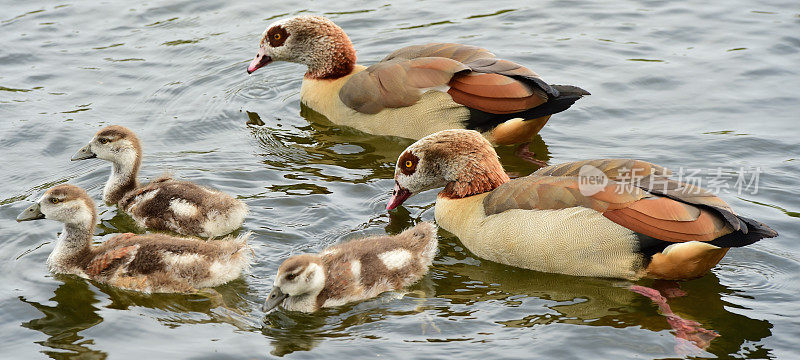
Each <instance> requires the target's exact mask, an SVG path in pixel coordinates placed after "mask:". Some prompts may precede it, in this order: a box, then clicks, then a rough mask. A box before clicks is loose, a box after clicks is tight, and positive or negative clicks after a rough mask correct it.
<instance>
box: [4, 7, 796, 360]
mask: <svg viewBox="0 0 800 360" xmlns="http://www.w3.org/2000/svg"><path fill="white" fill-rule="evenodd" d="M2 8H3V11H2V15H0V30H2V32H1V35H0V39H2V44H3V46H2V50H0V117H2V119H3V121H2V122H0V238H2V242H0V284H2V286H0V308H2V311H0V334H3V335H2V339H3V342H4V345H5V346H4V348H5V349H4V350H3V354H4V355H3V356H6V357H8V358H13V359H28V358H48V357H50V358H54V359H68V358H80V359H86V358H91V359H102V358H113V359H140V358H142V357H143V356H156V357H158V358H168V357H169V358H192V359H206V358H207V359H221V358H244V359H252V358H264V357H269V356H287V357H293V358H320V357H327V356H331V355H332V354H336V355H337V356H341V357H345V356H352V357H376V356H381V357H387V358H401V357H402V358H411V357H415V358H444V357H449V358H463V359H481V358H488V357H491V358H543V359H557V358H564V359H566V358H591V359H598V358H605V359H620V358H671V357H681V356H683V355H684V353H682V352H680V351H678V350H680V349H678V350H676V345H680V344H679V343H678V342H677V341H676V339H675V337H674V336H673V334H672V333H671V332H670V328H669V326H668V325H667V322H666V320H665V318H664V317H663V316H661V315H660V314H659V313H658V310H657V308H656V306H654V305H653V304H651V303H650V302H649V301H648V300H647V299H645V298H643V297H641V296H638V295H635V294H632V293H630V292H628V291H627V290H625V289H624V287H625V286H627V285H630V283H628V282H625V281H620V280H609V279H593V278H577V277H570V276H562V275H553V274H544V273H538V272H533V271H526V270H520V269H515V268H511V267H507V266H503V265H499V264H494V263H490V262H487V261H483V260H480V259H478V258H476V257H475V256H474V255H472V254H471V253H470V252H469V251H467V250H466V249H464V248H463V246H461V244H460V242H459V241H458V239H456V238H454V237H453V236H452V235H449V234H447V233H446V232H444V231H441V232H440V235H441V236H442V237H441V246H440V253H439V255H438V256H437V257H436V259H435V261H434V266H433V268H432V270H431V272H430V275H428V276H427V277H426V278H425V279H424V280H423V281H421V282H420V283H419V284H417V285H415V286H414V287H413V288H411V289H410V292H409V293H408V294H405V296H401V295H402V294H387V295H386V296H382V297H380V298H378V299H375V300H371V301H365V302H362V303H357V304H352V305H348V306H344V307H341V308H335V309H328V310H324V311H322V312H320V313H318V314H314V315H300V314H293V313H283V312H276V313H272V314H270V315H267V316H265V315H264V314H263V313H261V311H260V309H259V305H260V303H261V301H262V299H263V296H264V295H265V294H266V292H267V291H268V290H269V288H270V284H271V283H272V280H273V276H274V273H275V271H276V269H277V267H278V265H279V264H280V262H281V261H282V260H283V259H284V258H286V257H287V256H288V255H290V254H293V253H302V252H310V251H319V250H321V249H323V248H324V247H326V246H328V245H330V244H332V243H335V242H337V241H340V240H343V239H349V238H352V237H356V236H363V235H368V234H382V233H385V232H389V233H397V232H399V231H401V230H402V229H404V228H405V227H407V226H410V225H412V224H414V223H416V222H418V221H422V220H432V219H433V206H432V204H433V202H434V197H435V192H428V193H424V194H422V195H419V196H415V197H414V198H412V199H410V200H409V201H407V202H406V206H405V207H403V208H401V209H399V210H398V211H396V212H392V213H387V212H386V211H385V210H384V206H385V203H386V200H388V198H389V192H390V189H391V187H392V184H393V182H392V180H391V177H392V173H393V166H394V161H395V159H396V158H397V156H398V154H399V153H400V151H402V150H403V149H404V148H405V147H406V146H408V145H409V144H410V143H411V141H410V140H407V139H400V138H390V137H379V136H371V135H368V134H364V133H361V132H358V131H356V130H353V129H349V128H345V127H340V126H336V125H333V124H331V123H329V122H327V121H325V119H321V118H319V116H315V115H314V114H313V113H312V112H310V111H308V110H305V109H301V106H300V103H299V89H300V83H301V78H302V73H303V72H304V69H303V68H302V67H301V66H299V65H296V64H288V63H275V64H271V65H269V66H268V67H266V68H264V69H262V70H259V71H258V72H256V73H255V74H253V75H252V76H248V75H247V74H246V73H245V69H246V66H247V64H248V62H249V61H250V59H251V58H252V56H253V55H254V54H255V52H256V50H257V44H258V40H259V35H260V33H261V32H262V31H263V29H264V27H265V26H266V25H267V24H268V23H269V22H271V21H273V20H274V19H280V18H285V17H288V16H292V15H296V14H302V13H309V14H324V15H326V16H328V17H330V18H332V19H333V20H334V21H336V22H337V23H338V24H339V25H341V26H342V27H343V28H344V29H345V30H346V31H347V32H348V34H349V35H350V36H351V39H352V40H353V42H354V44H355V45H356V48H357V50H358V55H359V58H360V61H361V62H362V63H366V64H369V63H373V62H375V61H377V60H379V59H381V58H382V57H383V56H385V55H386V54H388V53H389V52H391V51H392V50H394V49H396V48H398V47H401V46H405V45H412V44H418V43H427V42H440V41H449V42H461V43H467V44H472V45H478V46H485V47H488V48H490V49H491V50H492V51H493V52H495V53H496V54H498V55H499V56H501V57H503V58H507V59H509V60H513V61H516V62H519V63H521V64H525V65H528V66H529V67H530V68H532V69H533V70H534V71H536V72H538V73H540V74H542V76H543V77H544V78H545V80H547V81H548V82H551V83H557V84H574V85H579V86H581V87H583V88H585V89H587V90H589V91H591V92H592V94H593V95H592V96H590V97H587V98H585V99H583V100H581V101H579V102H578V103H577V104H576V105H575V106H573V108H572V109H570V110H569V111H567V112H564V113H561V114H558V115H557V116H554V117H553V118H552V120H551V121H550V123H549V124H548V125H547V126H546V127H545V128H544V130H543V131H542V132H541V134H540V137H537V138H536V141H535V145H534V150H535V151H536V152H537V153H538V154H539V156H540V157H541V158H543V159H547V160H549V161H550V162H551V163H559V162H563V161H573V160H578V159H585V158H597V157H635V158H640V159H644V160H648V161H652V162H656V163H659V164H661V165H665V166H668V167H670V168H674V169H678V168H680V167H684V168H686V169H700V170H703V174H709V172H711V171H716V170H717V169H722V171H723V174H727V175H730V176H732V177H734V178H735V175H736V174H735V172H736V170H738V169H740V168H745V169H755V168H760V170H761V172H760V176H759V179H758V185H759V188H758V191H757V192H755V193H753V191H744V192H742V193H741V194H739V193H737V192H736V191H729V192H724V191H723V192H721V193H720V196H721V197H722V198H724V199H725V200H726V201H728V202H729V203H730V204H731V205H732V206H733V207H734V208H735V209H737V210H738V211H739V212H740V213H741V214H743V215H746V216H749V217H753V218H756V219H758V220H760V221H763V222H765V223H767V224H769V225H770V226H772V227H773V228H775V229H776V230H777V231H778V232H779V233H780V234H781V235H780V237H778V238H775V239H767V240H764V241H761V242H759V243H757V244H755V245H753V246H750V247H747V248H741V249H733V250H731V251H730V252H729V254H728V255H727V256H726V257H725V258H724V259H723V260H722V262H721V263H720V265H719V266H718V267H716V268H715V269H714V270H713V271H712V273H710V274H708V275H707V276H705V277H703V278H701V279H698V280H694V281H690V282H686V283H685V284H683V288H684V289H685V290H687V291H688V293H689V295H688V296H686V297H683V298H678V299H674V300H671V301H670V304H671V305H672V308H673V310H674V311H675V312H676V313H678V314H680V315H681V316H684V317H686V318H689V319H693V320H696V321H698V322H700V323H702V324H704V325H705V326H706V327H707V328H710V329H714V330H716V331H718V332H719V333H720V335H721V336H720V337H719V338H718V339H716V340H715V341H714V342H712V344H711V346H710V347H709V348H708V349H707V350H706V351H704V352H700V353H698V354H697V356H698V357H709V358H713V357H717V358H746V359H762V358H776V359H792V358H800V346H798V345H797V339H798V338H800V326H799V325H800V321H798V320H797V319H798V317H800V300H798V298H797V294H798V293H799V291H798V290H800V285H798V282H797V280H796V277H797V274H798V272H800V245H798V244H799V242H798V236H799V235H800V231H799V230H798V221H799V220H800V219H798V217H799V216H800V215H798V214H799V213H798V211H800V199H798V196H797V195H798V192H800V180H798V178H800V170H799V169H798V163H799V160H798V154H800V145H798V140H797V139H798V136H799V135H800V133H798V130H797V121H798V115H797V114H798V113H800V111H799V110H800V109H799V108H798V105H797V104H798V101H799V100H800V96H799V95H798V94H800V81H798V80H800V77H798V67H797V65H798V61H799V60H800V56H799V55H798V51H799V50H800V37H799V36H798V34H800V9H799V8H798V7H797V4H796V3H795V2H790V1H772V2H752V1H744V0H733V1H726V2H712V3H709V2H704V1H694V2H661V1H609V2H600V3H596V2H588V1H549V2H539V3H536V4H533V3H530V2H522V1H520V2H516V3H498V2H484V3H483V4H474V3H471V2H469V3H468V2H462V1H390V2H385V1H384V2H375V1H360V2H354V3H350V4H344V3H342V2H338V1H315V2H308V3H298V2H269V3H265V2H244V1H236V2H232V1H222V0H205V1H159V0H156V1H147V2H138V1H133V2H131V1H107V2H102V3H96V2H61V3H59V2H45V1H28V2H22V1H13V2H12V1H6V2H5V3H4V4H3V5H2ZM109 124H121V125H125V126H128V127H131V128H132V129H135V131H136V132H137V133H138V134H139V136H140V137H141V138H142V141H143V144H144V148H145V158H144V164H143V168H142V173H141V176H142V177H143V178H146V179H152V178H154V177H156V176H158V175H160V174H162V173H164V172H167V171H169V172H173V173H174V174H175V175H176V176H178V177H181V178H185V179H191V180H193V181H196V182H199V183H202V184H208V185H213V186H214V187H217V188H219V189H221V190H224V191H226V192H229V193H232V194H236V195H237V196H238V197H240V198H241V199H243V200H244V201H245V202H247V204H248V205H249V206H250V208H251V209H252V212H251V215H250V217H248V219H247V220H246V222H245V224H244V228H243V230H247V231H253V232H254V234H255V238H254V241H253V248H254V250H255V253H256V256H257V263H256V264H255V265H254V267H253V268H252V270H251V271H250V272H248V273H247V274H246V275H244V276H243V277H242V278H241V279H240V280H237V281H234V282H232V283H230V284H227V285H224V286H221V287H219V288H217V289H216V292H217V293H216V294H210V295H209V294H206V295H142V294H138V293H133V292H129V291H121V290H117V289H114V288H110V287H107V286H103V285H100V284H96V283H93V282H89V281H85V280H82V279H78V278H76V277H73V276H61V275H58V276H54V275H52V274H50V273H49V272H48V271H47V269H46V265H45V263H44V262H45V259H46V258H47V256H48V254H49V252H50V251H51V250H52V248H53V241H54V239H55V238H56V236H57V233H58V232H59V231H60V226H59V224H57V223H55V222H50V221H39V222H27V223H21V224H18V223H15V222H14V217H15V216H16V215H17V214H18V213H19V212H20V211H22V209H24V208H25V207H26V206H28V204H29V203H30V201H32V200H34V199H36V198H37V197H38V196H39V195H40V194H41V192H42V191H44V190H45V189H47V188H49V187H51V186H53V185H55V184H59V183H64V182H69V183H72V184H77V185H79V186H82V187H84V188H86V189H88V191H89V194H90V195H91V196H93V197H94V198H96V199H99V198H100V196H101V192H102V186H103V184H104V182H105V179H106V177H107V176H108V173H109V170H110V168H109V166H108V165H107V164H106V163H103V162H102V161H99V160H91V161H82V162H70V161H69V160H68V159H69V157H70V156H71V155H72V154H73V153H74V152H75V151H76V150H77V149H79V148H80V147H81V146H83V145H84V144H85V143H86V142H88V141H89V139H90V138H91V136H92V134H93V133H94V132H95V131H97V130H98V129H99V128H101V127H102V126H105V125H109ZM499 152H500V154H501V157H502V161H503V163H504V165H505V166H506V168H507V170H508V171H510V172H513V173H516V174H518V175H525V174H528V173H530V172H532V171H534V170H535V168H533V167H531V166H529V165H528V164H526V163H524V162H522V161H520V160H519V159H516V158H515V157H514V156H513V149H510V148H500V149H499ZM707 177H708V176H706V178H707ZM731 184H732V183H731ZM704 185H706V184H704ZM723 190H724V189H723ZM728 190H730V189H728ZM99 210H100V218H101V220H102V224H101V225H100V227H99V228H98V233H97V235H98V237H97V239H98V240H101V239H102V238H103V237H105V236H106V235H108V234H111V233H116V232H124V231H135V229H134V228H133V226H132V221H131V220H130V219H129V218H128V217H126V216H124V215H121V214H118V213H117V211H116V209H115V208H113V207H108V206H105V205H100V207H99ZM640 284H642V285H649V284H650V282H648V281H642V282H640Z"/></svg>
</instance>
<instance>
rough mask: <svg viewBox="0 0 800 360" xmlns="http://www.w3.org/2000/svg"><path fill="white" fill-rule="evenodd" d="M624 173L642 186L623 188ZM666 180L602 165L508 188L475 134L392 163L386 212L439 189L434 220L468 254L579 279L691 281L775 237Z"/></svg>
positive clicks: (707, 196) (562, 168)
mask: <svg viewBox="0 0 800 360" xmlns="http://www.w3.org/2000/svg"><path fill="white" fill-rule="evenodd" d="M632 175H636V178H639V177H640V175H641V177H643V178H640V179H639V180H640V181H638V182H636V183H634V182H631V181H626V176H627V177H628V178H630V177H631V176H632ZM650 175H652V176H650ZM669 175H670V173H669V171H668V170H667V169H665V168H663V167H661V166H658V165H654V164H650V163H647V162H644V161H638V160H626V159H614V160H611V159H606V160H585V161H578V162H572V163H566V164H562V165H557V166H550V167H545V168H541V169H539V170H538V171H536V172H535V173H533V174H531V175H529V176H526V177H522V178H518V179H514V180H509V178H508V176H507V175H506V173H505V172H504V171H503V167H502V165H500V162H499V161H498V158H497V153H495V151H494V149H493V148H492V146H491V144H490V143H489V142H488V141H486V139H484V138H483V137H482V136H480V134H478V133H477V132H475V131H471V130H447V131H442V132H438V133H435V134H433V135H430V136H427V137H424V138H422V139H420V140H419V141H417V142H416V143H414V144H412V145H411V146H409V147H408V148H407V149H406V150H405V151H404V152H403V153H402V154H401V155H400V157H399V159H398V162H397V166H396V169H395V188H394V194H393V195H392V198H391V200H390V201H389V204H388V205H387V209H393V208H395V207H397V206H398V205H400V204H402V203H403V201H405V200H406V199H407V198H408V197H409V196H411V195H412V194H414V193H418V192H420V191H423V190H427V189H433V188H437V187H444V190H442V191H441V192H440V193H439V195H438V197H437V199H436V210H435V216H436V222H437V223H438V224H439V226H441V227H442V228H443V229H445V230H447V231H450V232H451V233H453V234H455V235H456V236H458V237H459V238H460V239H461V241H462V242H463V243H464V245H465V246H466V247H467V248H468V249H469V250H470V251H472V252H473V253H475V255H477V256H479V257H481V258H485V259H488V260H492V261H495V262H499V263H503V264H507V265H512V266H516V267H522V268H527V269H533V270H539V271H545V272H555V273H563V274H568V275H580V276H597V277H617V278H627V279H638V278H642V277H647V278H659V279H669V280H681V279H691V278H696V277H699V276H702V275H703V274H705V273H706V272H707V271H708V270H710V269H711V268H712V267H714V265H716V264H717V263H718V262H719V261H720V259H722V257H723V256H724V255H725V253H726V252H727V251H728V248H730V247H739V246H745V245H749V244H752V243H754V242H756V241H758V240H760V239H762V238H765V237H775V236H777V233H776V232H775V231H773V230H772V229H770V228H769V227H768V226H766V225H764V224H762V223H760V222H758V221H755V220H752V219H748V218H745V217H743V216H739V215H737V214H736V213H735V212H734V211H733V210H732V209H731V208H730V206H728V204H726V203H725V202H724V201H723V200H722V199H720V198H718V197H716V196H714V195H713V194H712V193H710V192H709V191H707V190H704V189H701V188H699V187H696V186H693V185H691V184H687V183H682V182H679V181H676V180H672V179H669ZM598 177H599V178H604V179H605V182H601V181H600V179H598ZM589 180H594V181H593V182H592V181H589ZM582 182H583V183H582Z"/></svg>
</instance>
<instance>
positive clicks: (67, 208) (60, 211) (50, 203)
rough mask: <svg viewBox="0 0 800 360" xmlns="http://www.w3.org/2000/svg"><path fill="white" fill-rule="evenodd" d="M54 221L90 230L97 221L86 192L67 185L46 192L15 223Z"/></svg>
mask: <svg viewBox="0 0 800 360" xmlns="http://www.w3.org/2000/svg"><path fill="white" fill-rule="evenodd" d="M38 219H50V220H55V221H58V222H61V223H64V224H65V225H70V226H75V227H79V228H82V229H89V230H91V229H92V228H93V227H94V224H95V222H96V221H97V211H96V210H95V209H94V202H93V201H92V199H91V198H89V195H87V194H86V191H84V190H83V189H81V188H79V187H77V186H74V185H69V184H63V185H58V186H55V187H53V188H50V189H49V190H47V191H46V192H45V193H44V195H42V197H41V198H39V200H37V201H36V203H34V204H33V205H31V206H29V207H28V208H27V209H25V210H23V211H22V213H21V214H19V216H17V221H20V222H21V221H30V220H38Z"/></svg>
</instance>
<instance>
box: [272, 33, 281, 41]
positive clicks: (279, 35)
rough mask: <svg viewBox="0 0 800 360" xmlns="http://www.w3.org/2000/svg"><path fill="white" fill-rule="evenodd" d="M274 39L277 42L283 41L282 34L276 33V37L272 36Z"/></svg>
mask: <svg viewBox="0 0 800 360" xmlns="http://www.w3.org/2000/svg"><path fill="white" fill-rule="evenodd" d="M272 38H273V39H275V40H280V39H281V34H280V33H275V35H272Z"/></svg>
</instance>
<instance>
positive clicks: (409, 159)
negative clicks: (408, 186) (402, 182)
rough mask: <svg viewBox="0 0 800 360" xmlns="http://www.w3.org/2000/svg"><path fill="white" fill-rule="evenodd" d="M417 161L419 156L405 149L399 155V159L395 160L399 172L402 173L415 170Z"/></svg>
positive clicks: (410, 172) (409, 173) (406, 173)
mask: <svg viewBox="0 0 800 360" xmlns="http://www.w3.org/2000/svg"><path fill="white" fill-rule="evenodd" d="M418 163H419V158H418V157H417V156H416V155H414V154H412V153H410V152H408V151H406V152H404V153H403V155H400V159H398V160H397V167H398V168H400V172H401V173H403V174H404V175H411V174H413V173H414V171H416V170H417V164H418Z"/></svg>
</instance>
